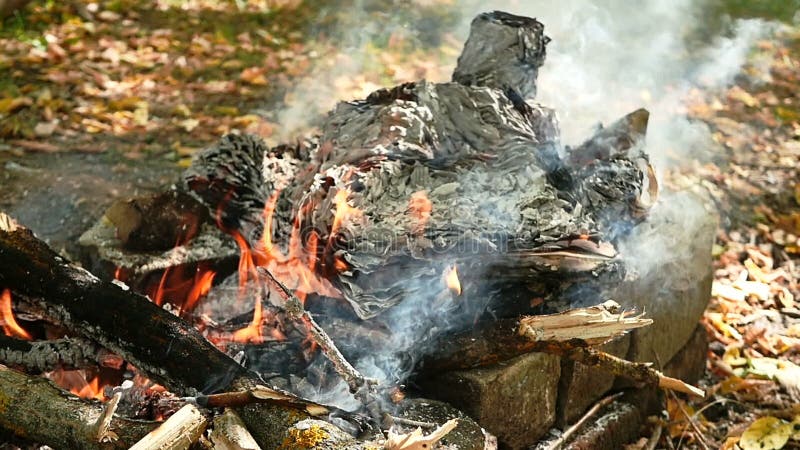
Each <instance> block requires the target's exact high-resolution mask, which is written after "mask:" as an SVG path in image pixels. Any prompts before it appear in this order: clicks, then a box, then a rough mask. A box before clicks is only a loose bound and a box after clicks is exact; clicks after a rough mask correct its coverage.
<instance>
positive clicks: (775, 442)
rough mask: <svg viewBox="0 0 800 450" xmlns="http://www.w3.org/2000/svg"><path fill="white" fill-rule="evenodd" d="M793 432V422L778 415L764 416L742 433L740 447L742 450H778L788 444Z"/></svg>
mask: <svg viewBox="0 0 800 450" xmlns="http://www.w3.org/2000/svg"><path fill="white" fill-rule="evenodd" d="M793 432H794V427H793V426H792V424H791V423H788V422H786V421H783V420H781V419H778V418H777V417H771V416H768V417H762V418H760V419H758V420H756V421H755V422H753V423H752V424H750V426H749V427H748V428H747V430H745V431H744V433H742V438H741V439H740V440H739V447H741V448H742V450H778V449H781V448H783V446H784V445H786V442H787V441H789V437H790V436H791V435H792V433H793Z"/></svg>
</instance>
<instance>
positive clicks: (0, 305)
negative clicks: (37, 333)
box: [0, 289, 33, 341]
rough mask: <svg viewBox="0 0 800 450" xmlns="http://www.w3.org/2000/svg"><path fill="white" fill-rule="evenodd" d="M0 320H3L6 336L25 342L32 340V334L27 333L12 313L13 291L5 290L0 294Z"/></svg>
mask: <svg viewBox="0 0 800 450" xmlns="http://www.w3.org/2000/svg"><path fill="white" fill-rule="evenodd" d="M0 320H2V325H3V332H4V333H5V334H6V336H11V337H16V338H20V339H25V340H28V341H30V340H32V339H33V337H31V335H30V333H28V332H27V331H25V330H24V329H23V328H22V327H21V326H19V324H18V323H17V320H16V319H15V318H14V313H13V312H12V311H11V291H10V290H8V289H4V290H3V293H2V294H0Z"/></svg>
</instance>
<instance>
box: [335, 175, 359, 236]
mask: <svg viewBox="0 0 800 450" xmlns="http://www.w3.org/2000/svg"><path fill="white" fill-rule="evenodd" d="M349 196H350V189H347V188H345V189H340V190H339V191H338V192H337V193H336V196H335V197H333V203H334V204H335V205H336V214H335V215H334V216H333V225H331V234H330V238H329V242H330V240H331V239H333V237H334V236H335V235H336V233H337V232H339V229H340V228H341V227H342V224H343V223H344V222H345V220H351V219H353V218H358V217H361V216H362V212H361V210H360V209H358V208H356V207H354V206H350V204H349V203H347V197H349Z"/></svg>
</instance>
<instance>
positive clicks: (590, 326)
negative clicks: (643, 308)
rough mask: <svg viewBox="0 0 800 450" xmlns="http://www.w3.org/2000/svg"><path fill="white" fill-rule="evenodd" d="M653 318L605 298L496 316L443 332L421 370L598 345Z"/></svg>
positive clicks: (471, 364) (463, 365)
mask: <svg viewBox="0 0 800 450" xmlns="http://www.w3.org/2000/svg"><path fill="white" fill-rule="evenodd" d="M651 323H652V320H650V319H645V318H643V317H642V316H640V315H636V316H635V315H631V313H629V312H620V311H619V305H617V304H616V303H614V302H606V303H604V304H602V305H597V306H592V307H589V308H577V309H572V310H569V311H566V312H564V313H560V314H550V315H542V316H526V317H522V318H521V319H501V320H496V321H492V322H488V323H484V324H479V325H478V326H476V327H475V328H474V329H472V330H469V331H466V332H463V333H459V334H456V335H451V336H447V337H446V338H444V339H441V340H440V341H439V342H437V345H436V348H435V349H434V350H433V351H431V352H430V353H429V355H428V356H427V357H426V358H425V360H424V362H423V369H424V370H448V369H451V370H452V369H468V368H472V367H481V366H488V365H492V364H496V363H499V362H502V361H506V360H509V359H511V358H515V357H517V356H520V355H524V354H527V353H531V352H543V353H563V352H565V351H567V350H570V349H575V348H583V347H588V346H590V345H595V344H601V343H603V342H606V341H609V340H611V339H613V338H615V337H617V336H621V335H623V334H625V333H627V332H628V331H630V330H633V329H635V328H640V327H644V326H647V325H650V324H651Z"/></svg>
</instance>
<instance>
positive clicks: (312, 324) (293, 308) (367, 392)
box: [260, 269, 380, 420]
mask: <svg viewBox="0 0 800 450" xmlns="http://www.w3.org/2000/svg"><path fill="white" fill-rule="evenodd" d="M260 271H261V273H262V274H264V275H265V277H264V278H265V280H266V281H267V282H268V283H269V285H270V287H271V288H273V290H274V291H276V292H277V293H278V295H280V296H281V299H282V300H283V301H284V310H285V311H286V314H287V315H288V316H289V317H290V318H291V319H293V320H295V321H298V322H303V323H305V324H306V326H307V327H308V332H309V333H310V334H311V338H312V339H313V340H314V342H315V343H316V344H317V345H319V347H320V349H321V350H322V353H323V354H324V355H325V357H326V358H328V360H329V361H330V362H331V363H332V364H333V368H334V369H335V370H336V373H338V374H339V376H341V377H342V379H343V380H344V381H345V383H347V386H348V387H349V388H350V392H351V393H353V395H355V397H356V398H358V399H359V400H361V402H362V403H363V404H364V406H365V407H366V408H367V410H368V411H369V412H370V414H372V416H373V418H374V419H376V420H377V419H378V417H380V414H378V410H377V406H376V405H375V404H374V403H375V398H374V387H375V385H376V384H377V381H376V380H373V379H370V378H367V377H365V376H364V375H362V374H361V373H360V372H359V371H358V370H357V369H356V368H355V367H353V366H352V364H350V362H349V361H347V359H345V357H344V355H342V352H340V351H339V349H338V348H336V344H334V342H333V340H332V339H331V338H330V336H328V334H327V333H326V332H325V330H323V329H322V327H320V326H319V324H317V322H316V321H314V318H313V317H312V316H311V314H309V313H308V311H306V310H305V308H304V307H303V302H301V301H300V299H299V298H297V297H296V296H295V295H294V294H292V293H291V292H290V291H289V290H288V289H287V288H286V286H284V285H283V284H282V283H281V282H280V281H278V280H277V279H275V277H273V276H272V274H271V273H269V271H267V270H263V269H260Z"/></svg>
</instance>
